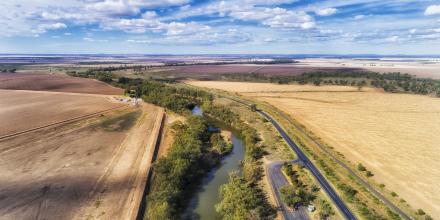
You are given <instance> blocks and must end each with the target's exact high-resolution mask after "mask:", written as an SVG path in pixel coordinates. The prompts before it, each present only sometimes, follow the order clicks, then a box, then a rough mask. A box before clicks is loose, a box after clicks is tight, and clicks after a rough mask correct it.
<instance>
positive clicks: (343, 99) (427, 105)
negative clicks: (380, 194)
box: [187, 81, 440, 217]
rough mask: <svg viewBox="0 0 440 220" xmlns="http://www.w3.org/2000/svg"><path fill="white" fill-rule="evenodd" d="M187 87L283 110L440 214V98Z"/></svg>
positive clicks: (325, 89) (333, 89)
mask: <svg viewBox="0 0 440 220" xmlns="http://www.w3.org/2000/svg"><path fill="white" fill-rule="evenodd" d="M187 83H189V84H192V85H195V86H201V87H207V88H216V89H222V90H226V91H229V92H238V93H240V94H242V95H244V96H247V97H251V98H255V99H257V100H260V101H265V102H267V103H269V104H271V105H272V106H275V107H277V108H279V109H280V110H282V111H284V112H286V113H288V114H290V115H291V116H292V117H293V118H294V119H296V120H298V121H299V122H300V123H302V124H303V125H305V127H306V128H307V129H309V130H311V131H312V132H313V133H315V134H316V135H317V136H318V137H320V138H322V140H323V141H324V142H326V143H328V144H329V145H330V146H332V147H333V148H334V149H335V150H336V151H338V152H341V153H342V154H343V155H345V157H346V158H347V159H348V160H350V161H351V162H353V164H357V163H362V164H364V165H365V166H366V167H367V169H369V170H371V171H372V172H373V173H374V175H375V176H374V179H375V180H376V181H378V182H380V183H384V184H385V185H386V187H387V188H388V189H389V190H392V191H395V192H396V193H397V194H398V195H399V196H400V197H401V198H402V199H405V200H406V201H407V202H408V203H409V204H410V205H411V206H413V207H414V208H422V209H424V210H425V211H427V212H428V213H429V214H430V215H431V216H434V217H438V216H440V198H439V197H438V195H440V184H439V182H440V170H439V169H438V167H440V161H439V160H438V158H439V157H440V136H439V135H438V134H439V133H440V99H438V98H432V97H428V96H421V95H411V94H390V93H384V92H382V91H380V90H375V89H371V88H370V89H363V90H362V91H357V88H355V87H340V86H319V87H315V86H301V85H276V84H264V83H239V82H215V81H189V82H187ZM350 88H351V89H350Z"/></svg>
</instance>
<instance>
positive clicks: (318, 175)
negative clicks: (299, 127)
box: [257, 110, 356, 220]
mask: <svg viewBox="0 0 440 220" xmlns="http://www.w3.org/2000/svg"><path fill="white" fill-rule="evenodd" d="M257 112H258V113H259V114H260V115H262V116H263V117H264V118H266V119H267V120H269V121H270V122H271V123H272V125H273V126H274V127H275V128H276V129H277V131H278V132H279V133H280V135H281V137H283V139H284V141H286V143H287V144H288V145H289V146H290V148H292V150H293V151H295V153H296V155H297V156H298V159H299V160H301V161H302V162H303V163H304V166H305V167H306V168H307V169H309V170H310V172H311V173H312V174H313V176H314V177H315V178H316V180H317V181H318V182H319V184H320V185H321V187H322V188H323V190H324V191H325V192H326V193H327V195H328V196H329V197H330V198H331V199H332V201H333V203H334V204H335V205H336V207H338V209H339V211H340V212H341V214H342V215H343V216H344V217H345V219H349V220H355V219H356V217H355V216H354V215H353V213H352V212H351V211H350V209H348V207H347V206H346V205H345V203H344V202H343V201H342V199H341V198H340V197H339V196H338V195H337V194H336V192H335V190H334V189H333V188H332V187H331V185H330V184H329V183H328V182H327V180H326V179H325V178H324V176H323V175H322V174H321V173H320V172H319V170H318V169H317V168H316V167H315V165H313V163H312V162H311V161H310V159H309V158H308V157H307V156H306V155H305V154H304V153H303V152H302V150H301V149H300V148H299V147H298V146H297V145H296V144H295V142H293V141H292V139H290V137H289V136H288V135H287V133H286V132H285V131H284V130H283V128H281V126H280V125H279V124H278V122H276V121H275V120H274V119H273V118H272V117H271V116H270V115H268V114H267V113H265V112H264V111H261V110H257Z"/></svg>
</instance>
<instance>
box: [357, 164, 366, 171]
mask: <svg viewBox="0 0 440 220" xmlns="http://www.w3.org/2000/svg"><path fill="white" fill-rule="evenodd" d="M357 168H358V170H359V171H366V170H367V169H366V168H365V167H364V165H362V164H361V163H359V164H358V166H357Z"/></svg>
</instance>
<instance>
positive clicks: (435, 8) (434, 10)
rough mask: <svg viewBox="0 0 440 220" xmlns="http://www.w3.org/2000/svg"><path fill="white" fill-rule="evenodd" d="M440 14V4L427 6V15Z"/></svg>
mask: <svg viewBox="0 0 440 220" xmlns="http://www.w3.org/2000/svg"><path fill="white" fill-rule="evenodd" d="M437 14H440V5H431V6H429V7H427V8H426V10H425V15H437Z"/></svg>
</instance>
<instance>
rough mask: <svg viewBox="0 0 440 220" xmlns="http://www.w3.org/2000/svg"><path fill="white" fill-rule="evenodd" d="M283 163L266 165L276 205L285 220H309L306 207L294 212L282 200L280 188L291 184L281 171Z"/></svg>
mask: <svg viewBox="0 0 440 220" xmlns="http://www.w3.org/2000/svg"><path fill="white" fill-rule="evenodd" d="M283 163H284V162H283V161H276V162H271V163H269V164H267V165H266V171H267V174H266V175H267V176H266V177H267V178H268V181H269V185H270V187H271V190H272V194H273V195H274V197H275V200H276V203H277V205H278V206H279V207H280V209H281V213H282V214H283V218H284V220H309V215H308V213H307V209H306V208H305V207H303V206H301V207H300V208H299V209H298V210H297V211H294V210H293V209H291V208H289V207H287V206H286V204H285V203H284V202H283V201H282V200H281V195H280V188H281V187H283V186H285V185H289V182H288V181H287V179H286V177H285V176H284V175H283V173H282V171H281V167H282V166H283Z"/></svg>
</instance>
